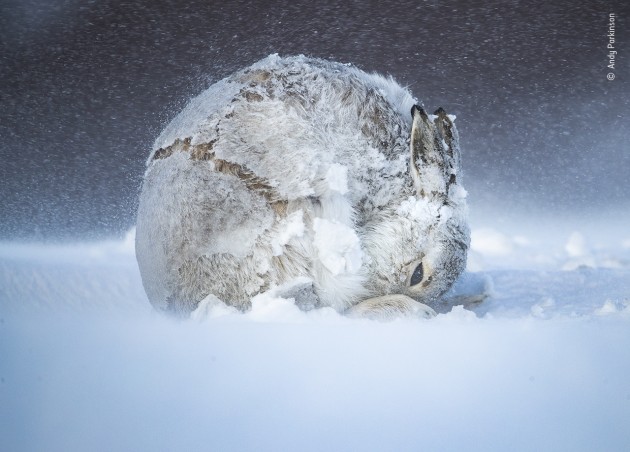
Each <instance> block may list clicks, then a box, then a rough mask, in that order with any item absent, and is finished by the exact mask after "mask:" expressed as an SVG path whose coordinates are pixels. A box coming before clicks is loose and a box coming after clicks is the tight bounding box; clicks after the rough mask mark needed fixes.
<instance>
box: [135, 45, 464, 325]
mask: <svg viewBox="0 0 630 452" xmlns="http://www.w3.org/2000/svg"><path fill="white" fill-rule="evenodd" d="M410 112H411V115H410ZM453 120H454V117H452V116H449V115H447V114H446V113H445V112H444V111H443V110H442V109H438V110H437V111H436V112H435V113H434V114H433V115H429V114H427V113H426V112H425V111H424V110H423V109H422V108H421V107H419V106H417V105H416V102H415V101H414V99H413V98H412V97H411V95H410V93H409V92H408V91H407V90H405V89H403V88H401V87H400V86H399V85H398V84H397V83H396V82H394V81H393V80H392V79H391V78H389V79H387V78H384V77H381V76H379V75H376V74H367V73H365V72H362V71H360V70H358V69H356V68H354V67H352V66H348V65H344V64H339V63H334V62H330V61H324V60H319V59H312V58H306V57H304V56H298V57H287V58H281V57H279V56H277V55H271V56H269V57H267V58H265V59H264V60H262V61H260V62H258V63H256V64H254V65H253V66H250V67H249V68H247V69H244V70H242V71H240V72H238V73H236V74H234V75H232V76H230V77H228V78H226V79H224V80H221V81H219V82H217V83H215V84H214V85H212V86H210V88H208V89H207V90H206V91H204V92H203V93H201V94H200V95H199V96H198V97H196V98H194V99H193V100H191V101H190V103H189V104H188V105H187V106H186V107H185V108H184V110H183V111H182V112H181V113H180V114H179V115H178V116H177V117H175V119H174V120H173V121H172V122H171V123H170V124H169V125H168V126H167V127H166V128H165V130H164V131H163V132H162V134H161V135H160V136H159V137H158V139H157V140H156V142H155V145H154V150H153V152H152V153H151V156H150V157H149V160H148V168H147V171H146V174H145V178H144V183H143V186H142V193H141V196H140V206H139V210H138V219H137V220H138V221H137V232H136V252H137V259H138V263H139V266H140V271H141V274H142V281H143V284H144V287H145V289H146V292H147V294H148V297H149V300H150V301H151V303H152V304H153V305H154V306H155V307H156V308H157V309H160V310H163V311H168V312H171V313H175V314H178V315H188V314H190V313H191V312H192V311H193V310H195V309H196V307H197V305H198V304H199V302H200V301H201V300H203V299H204V298H206V297H208V296H213V297H212V298H213V299H214V297H216V298H218V299H220V300H221V301H222V302H224V303H225V304H227V305H229V306H234V307H236V308H238V309H240V310H243V311H244V310H247V309H248V308H249V307H250V305H251V298H252V297H253V296H255V295H256V294H259V293H261V292H264V291H267V290H269V289H272V288H277V287H279V286H286V287H288V288H289V289H287V291H288V292H289V293H288V294H287V296H290V297H292V298H294V299H295V301H296V304H297V305H298V306H300V307H301V308H302V309H305V310H308V309H313V308H318V307H324V306H330V307H333V308H334V309H336V310H337V311H339V312H344V313H346V314H348V315H352V316H360V317H369V318H391V317H393V316H403V315H411V316H420V317H430V316H432V315H434V311H433V309H432V308H431V306H432V305H433V306H435V305H436V304H437V303H438V302H439V300H440V297H441V296H442V295H443V294H444V293H445V292H446V291H447V290H448V289H449V288H450V287H451V285H452V284H453V282H454V281H455V280H456V279H457V278H458V276H459V275H460V273H461V272H462V271H463V270H464V267H465V263H466V252H467V249H468V246H469V235H470V234H469V229H468V226H467V221H466V201H465V197H466V192H465V190H464V189H463V188H462V186H461V177H460V156H459V144H458V135H457V131H456V129H455V125H454V124H453Z"/></svg>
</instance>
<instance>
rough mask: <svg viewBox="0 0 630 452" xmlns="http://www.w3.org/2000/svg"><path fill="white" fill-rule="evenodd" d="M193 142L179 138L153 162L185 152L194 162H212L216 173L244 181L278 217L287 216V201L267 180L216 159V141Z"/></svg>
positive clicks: (156, 152)
mask: <svg viewBox="0 0 630 452" xmlns="http://www.w3.org/2000/svg"><path fill="white" fill-rule="evenodd" d="M191 140H192V138H191V137H188V138H184V139H183V140H181V139H179V138H177V139H176V140H175V142H174V143H173V144H172V145H170V146H167V147H165V148H160V149H158V150H157V151H155V154H154V155H153V160H160V159H165V158H167V157H170V156H171V155H173V154H174V153H176V152H184V153H187V154H189V156H190V158H191V159H192V160H198V161H212V162H213V163H214V170H215V171H217V172H219V173H223V174H229V175H231V176H235V177H238V178H239V179H240V180H241V181H243V183H244V184H245V185H246V186H247V188H248V189H250V190H251V191H253V192H256V193H258V194H259V195H261V196H263V197H264V198H265V199H266V200H267V202H268V203H269V206H270V207H271V208H272V209H273V210H274V211H275V212H276V213H277V214H278V215H280V216H284V215H286V211H287V201H285V200H283V199H281V197H280V195H278V193H277V192H276V190H275V188H274V187H273V186H272V185H271V184H270V183H269V182H268V181H267V180H266V179H264V178H262V177H258V176H257V175H256V174H254V173H253V172H252V171H250V170H249V169H247V168H246V167H244V166H242V165H239V164H238V163H232V162H228V161H227V160H222V159H218V158H215V155H214V152H213V151H212V149H213V147H214V143H216V140H213V141H210V142H209V143H202V144H196V145H191V144H190V143H191Z"/></svg>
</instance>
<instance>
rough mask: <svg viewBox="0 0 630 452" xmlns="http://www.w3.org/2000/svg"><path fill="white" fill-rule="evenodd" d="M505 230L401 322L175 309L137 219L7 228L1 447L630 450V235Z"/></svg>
mask: <svg viewBox="0 0 630 452" xmlns="http://www.w3.org/2000/svg"><path fill="white" fill-rule="evenodd" d="M506 231H509V230H507V229H506V230H499V229H497V228H492V229H491V228H484V227H477V228H474V229H473V235H472V237H473V243H472V251H471V253H470V256H469V263H468V270H469V272H468V273H467V274H466V275H464V277H463V278H462V279H461V280H460V281H459V282H458V284H457V286H456V287H455V288H454V289H453V294H454V295H457V294H460V295H466V294H476V293H486V294H487V295H488V298H487V299H486V300H485V301H484V302H482V303H481V304H479V305H477V306H469V307H468V309H464V308H463V307H461V306H458V307H455V308H454V309H453V310H452V311H451V312H448V313H442V314H439V315H438V317H436V318H434V319H431V320H413V321H412V320H398V321H394V322H391V323H379V322H372V321H367V320H353V319H347V318H344V317H341V316H339V315H338V314H336V313H335V312H333V311H332V310H320V311H311V312H309V313H303V312H301V311H299V310H298V309H297V308H296V307H295V306H294V305H293V304H292V303H291V300H283V299H279V298H275V297H274V296H273V294H267V295H262V296H259V297H257V298H255V299H254V300H253V308H252V310H251V312H249V313H247V314H235V313H232V312H230V311H228V310H225V309H224V310H221V309H212V308H211V307H207V306H206V308H207V309H200V310H198V311H196V312H195V315H194V318H193V319H191V320H187V321H182V320H173V319H170V318H166V317H164V316H162V315H160V314H158V313H156V312H154V311H153V310H152V309H151V307H150V306H149V303H148V301H147V299H146V296H145V294H144V291H143V288H142V284H141V281H140V276H139V273H138V269H137V265H136V262H135V256H134V251H133V232H131V233H130V234H128V236H127V237H126V238H125V239H124V240H121V241H110V242H100V243H82V244H73V245H36V244H18V243H2V244H0V450H2V451H27V450H28V451H31V450H45V451H84V450H89V451H101V450H102V451H112V450H133V451H138V450H151V451H154V450H155V451H160V450H178V451H179V450H204V451H205V450H211V451H230V450H256V451H259V450H272V451H284V450H288V451H293V450H295V451H304V450H306V451H308V450H362V451H363V450H383V451H398V450H414V451H415V450H457V451H462V450H466V451H468V450H484V451H487V450H501V451H502V450H508V449H509V450H536V451H541V450H550V451H551V450H553V451H558V450H571V451H577V450H583V451H593V450H598V451H625V450H630V429H629V428H628V425H630V234H629V235H628V237H625V236H623V235H620V236H612V235H606V234H604V233H602V232H601V231H600V234H599V235H589V234H588V233H586V232H583V231H576V232H574V231H572V230H567V231H566V233H565V234H564V236H562V237H561V239H550V238H547V239H544V240H542V239H541V238H540V236H541V234H538V235H529V236H528V235H526V234H511V233H508V232H506ZM601 237H605V238H606V240H600V238H601Z"/></svg>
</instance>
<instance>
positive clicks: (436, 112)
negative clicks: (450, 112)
mask: <svg viewBox="0 0 630 452" xmlns="http://www.w3.org/2000/svg"><path fill="white" fill-rule="evenodd" d="M433 114H434V115H438V116H442V115H445V114H446V112H445V111H444V109H443V108H442V107H439V108H438V109H437V110H435V113H433Z"/></svg>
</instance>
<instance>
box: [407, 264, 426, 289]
mask: <svg viewBox="0 0 630 452" xmlns="http://www.w3.org/2000/svg"><path fill="white" fill-rule="evenodd" d="M423 277H424V270H423V268H422V262H420V263H419V264H418V265H417V266H416V268H415V270H414V271H413V273H412V274H411V279H410V280H409V285H410V286H415V285H416V284H420V283H421V282H422V278H423Z"/></svg>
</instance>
